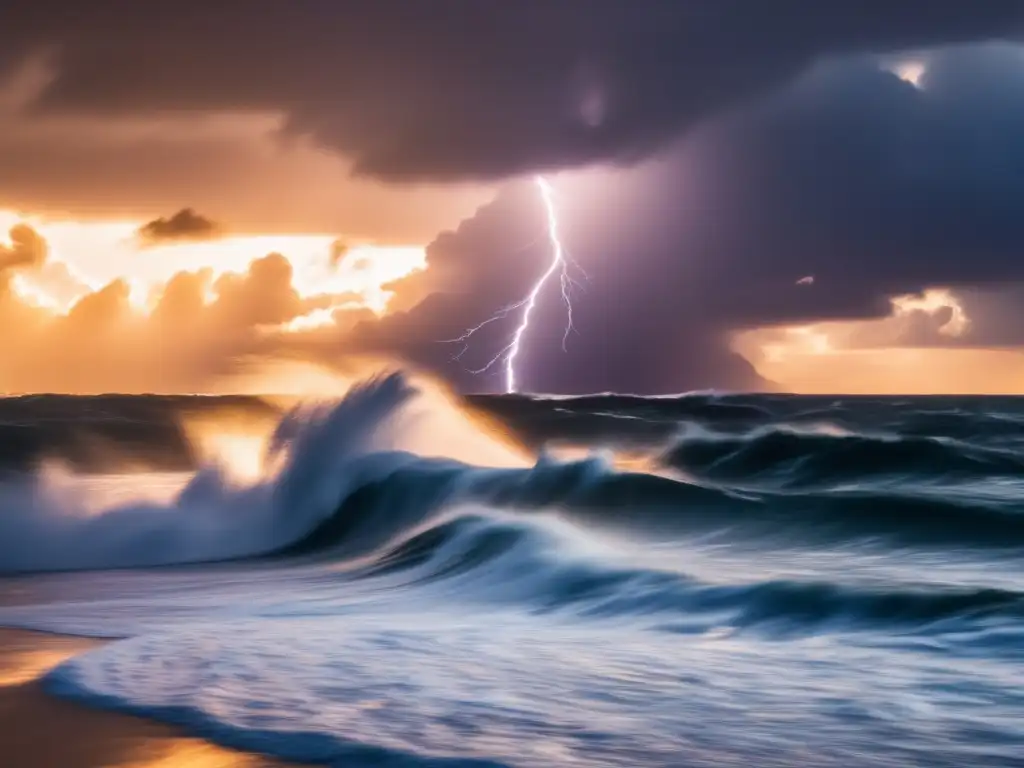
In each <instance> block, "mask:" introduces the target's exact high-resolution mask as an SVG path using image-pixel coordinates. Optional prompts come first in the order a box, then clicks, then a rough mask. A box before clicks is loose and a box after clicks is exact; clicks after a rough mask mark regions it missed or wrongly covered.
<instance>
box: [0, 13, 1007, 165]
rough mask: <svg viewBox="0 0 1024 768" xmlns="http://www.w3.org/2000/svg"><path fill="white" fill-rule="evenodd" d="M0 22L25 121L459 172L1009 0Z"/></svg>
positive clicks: (779, 77)
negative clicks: (251, 142)
mask: <svg viewBox="0 0 1024 768" xmlns="http://www.w3.org/2000/svg"><path fill="white" fill-rule="evenodd" d="M5 19H6V23H5V25H4V27H3V30H0V51H2V52H3V53H2V54H0V71H2V70H3V69H4V68H6V69H8V70H9V69H11V68H13V67H15V66H16V65H17V64H18V63H19V62H22V61H24V60H25V58H26V57H28V56H29V55H31V54H32V53H34V52H37V51H39V50H44V49H47V50H51V49H52V50H54V51H56V61H57V64H56V75H55V77H53V79H52V80H51V81H50V82H48V83H47V84H46V85H45V87H44V88H43V89H42V90H41V93H40V94H39V98H38V99H37V100H36V102H34V104H33V109H34V110H35V111H36V112H37V113H41V114H60V115H104V116H116V115H120V116H124V115H139V114H151V115H152V114H167V113H181V112H183V111H191V112H203V111H207V112H217V111H224V110H229V111H234V112H242V113H245V112H248V113H263V114H270V115H280V116H282V117H283V120H284V125H283V129H284V134H285V135H286V136H306V137H310V138H312V139H313V140H314V141H315V143H317V144H318V145H319V146H321V147H324V148H327V149H329V150H332V151H334V152H337V153H340V154H341V155H343V156H344V157H346V158H348V159H350V160H351V162H352V163H353V167H354V169H355V170H356V172H358V173H361V174H367V175H371V176H375V177H379V178H388V179H417V180H423V179H444V180H453V179H481V178H488V179H491V178H498V177H503V176H507V175H511V174H517V173H521V172H524V171H531V170H536V169H539V168H550V167H557V166H570V165H582V164H588V163H592V162H595V161H615V162H626V161H631V160H634V159H636V158H638V157H642V156H645V155H647V154H649V153H651V152H653V151H656V150H658V149H660V148H663V147H665V146H666V145H667V144H668V143H670V142H671V141H672V140H674V139H675V138H677V137H678V136H679V135H680V134H681V133H682V132H684V131H686V130H687V129H689V128H690V127H692V126H693V125H695V124H696V123H697V122H699V121H700V120H702V119H704V118H706V117H708V116H709V115H710V114H711V113H713V112H715V111H717V110H719V109H721V108H722V107H724V106H727V105H730V104H733V103H736V102H738V101H740V100H742V99H745V98H747V97H749V96H751V95H753V94H756V93H758V92H762V91H764V90H765V89H767V88H770V87H773V86H775V85H778V84H780V83H782V82H784V81H786V80H787V79H789V78H791V77H793V76H794V75H796V74H797V73H799V72H800V71H801V70H802V69H804V68H805V67H806V66H808V65H809V64H810V63H812V62H813V61H814V60H815V59H817V58H819V57H821V56H826V55H832V54H838V53H844V52H848V51H855V50H870V51H886V50H899V49H904V48H912V47H923V46H928V45H934V44H941V43H949V42H956V41H961V40H979V39H988V38H991V37H995V36H1003V35H1010V36H1013V35H1016V34H1017V33H1018V32H1019V23H1020V21H1021V8H1020V4H1019V3H1018V2H1015V1H1014V0H989V1H988V2H985V3H971V4H966V3H961V2H956V1H955V0H936V2H932V3H928V4H927V5H923V4H922V3H920V2H913V1H912V0H893V1H892V2H888V3H864V2H861V1H860V0H836V1H835V2H830V3H821V2H817V1H816V0H779V1H778V2H773V3H770V4H768V3H756V4H751V3H750V2H749V1H748V0H718V2H715V3H654V2H651V3H637V2H635V1H634V0H587V1H584V0H569V1H568V2H559V3H522V2H520V3H487V4H482V3H479V2H476V1H475V0H436V1H435V2H432V3H430V4H429V7H427V6H424V5H422V4H418V3H411V2H406V1H405V0H379V1H378V2H374V3H366V2H361V1H360V0H347V1H344V2H336V3H331V4H329V5H323V4H318V3H285V4H282V3H278V2H274V1H273V0H254V1H253V2H249V3H247V4H246V8H245V11H244V12H242V13H240V12H239V11H238V8H237V7H236V5H235V4H234V3H231V2H224V1H215V2H207V0H183V1H182V2H177V3H174V4H173V5H166V6H164V5H154V4H139V3H129V2H123V0H99V2H94V3H90V4H89V5H88V7H87V8H86V7H84V6H82V5H81V4H80V3H76V2H74V0H14V2H13V5H12V4H11V3H8V7H5ZM794 19H799V23H794ZM224 29H231V30H233V34H231V35H229V36H227V37H225V36H224V34H223V30H224ZM182 41H187V45H183V44H182Z"/></svg>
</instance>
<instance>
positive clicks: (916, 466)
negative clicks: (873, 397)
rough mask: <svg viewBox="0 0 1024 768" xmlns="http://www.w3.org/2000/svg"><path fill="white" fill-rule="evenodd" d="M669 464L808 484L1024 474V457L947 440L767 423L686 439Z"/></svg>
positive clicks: (726, 476) (715, 475)
mask: <svg viewBox="0 0 1024 768" xmlns="http://www.w3.org/2000/svg"><path fill="white" fill-rule="evenodd" d="M663 462H664V463H665V464H667V465H668V466H671V467H674V468H677V469H684V470H686V471H688V472H692V473H694V474H697V475H699V476H702V477H708V478H712V479H716V480H732V481H748V480H768V481H772V482H773V483H774V484H777V485H779V486H783V487H808V486H821V485H827V484H834V483H842V482H847V481H851V480H865V479H877V478H893V477H895V478H909V479H913V480H925V481H928V482H934V481H936V480H948V479H971V478H976V477H993V476H1001V477H1011V478H1021V479H1024V458H1022V457H1020V456H1018V455H1016V454H1014V453H1012V452H1010V451H1007V450H1003V449H999V448H990V447H985V446H979V445H971V444H969V443H966V442H962V441H957V440H952V439H948V438H942V439H940V438H933V437H904V436H899V435H865V434H850V433H827V432H812V431H798V430H794V429H792V428H780V427H771V428H762V429H757V430H754V431H752V432H749V433H746V434H742V435H722V434H711V433H706V432H702V433H699V434H695V435H690V436H684V437H683V438H681V439H680V440H679V442H678V443H677V444H676V445H675V446H673V447H672V448H671V449H670V450H669V451H667V452H666V454H665V455H664V456H663Z"/></svg>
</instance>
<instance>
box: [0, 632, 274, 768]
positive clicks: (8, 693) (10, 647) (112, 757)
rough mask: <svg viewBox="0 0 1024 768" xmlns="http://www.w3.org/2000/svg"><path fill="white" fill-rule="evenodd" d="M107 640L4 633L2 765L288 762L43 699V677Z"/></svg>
mask: <svg viewBox="0 0 1024 768" xmlns="http://www.w3.org/2000/svg"><path fill="white" fill-rule="evenodd" d="M102 642H103V641H98V640H90V639H85V638H77V637H65V636H59V635H48V634H42V633H37V632H23V631H20V630H8V629H0V765H2V766H4V768H227V767H228V766H230V767H231V768H271V766H283V765H286V764H285V763H282V762H279V761H274V760H269V759H266V758H262V757H256V756H252V755H247V754H244V753H240V752H235V751H233V750H229V749H224V748H222V747H218V746H215V745H213V744H210V743H208V742H206V741H203V740H202V739H196V738H192V737H189V736H186V735H183V734H182V733H181V732H180V731H178V730H177V729H175V728H172V727H170V726H166V725H163V724H160V723H156V722H150V721H148V720H144V719H142V718H137V717H131V716H129V715H121V714H115V713H110V712H103V711H98V710H92V709H88V708H85V707H81V706H79V705H77V704H72V703H70V702H66V701H62V700H60V699H57V698H54V697H52V696H49V695H48V694H46V693H44V692H43V690H42V686H41V685H40V684H39V683H38V678H39V676H40V675H41V674H43V673H44V672H46V670H48V669H50V668H51V667H53V666H54V665H56V664H59V663H60V662H61V661H63V660H64V659H66V658H68V657H69V656H73V655H75V654H77V653H81V652H83V651H86V650H89V649H90V648H94V647H96V646H97V645H100V644H101V643H102Z"/></svg>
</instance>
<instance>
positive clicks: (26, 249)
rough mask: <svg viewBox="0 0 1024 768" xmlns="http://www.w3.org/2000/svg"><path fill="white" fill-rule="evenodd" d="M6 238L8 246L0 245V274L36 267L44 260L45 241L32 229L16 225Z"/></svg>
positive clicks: (23, 225) (24, 225)
mask: <svg viewBox="0 0 1024 768" xmlns="http://www.w3.org/2000/svg"><path fill="white" fill-rule="evenodd" d="M8 236H9V237H10V241H11V243H10V245H6V246H5V245H3V244H0V272H2V271H5V270H8V269H17V268H19V267H34V266H38V265H40V264H42V263H43V262H44V261H45V260H46V252H47V249H46V241H45V240H43V238H42V237H40V236H39V233H38V232H36V231H35V230H34V229H32V227H30V226H28V225H26V224H17V225H15V226H14V227H12V228H11V231H10V233H9V235H8Z"/></svg>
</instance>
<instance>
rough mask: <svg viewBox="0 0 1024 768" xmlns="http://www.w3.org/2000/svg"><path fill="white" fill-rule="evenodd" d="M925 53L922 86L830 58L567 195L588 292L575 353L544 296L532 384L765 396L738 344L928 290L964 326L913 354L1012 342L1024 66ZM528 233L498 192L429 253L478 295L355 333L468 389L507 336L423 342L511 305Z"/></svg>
mask: <svg viewBox="0 0 1024 768" xmlns="http://www.w3.org/2000/svg"><path fill="white" fill-rule="evenodd" d="M927 58H928V60H929V66H930V69H929V73H928V74H927V75H926V76H925V78H924V79H923V80H922V82H921V83H920V86H921V87H920V88H915V87H914V86H913V85H911V84H910V83H907V82H905V81H903V80H901V79H899V78H898V77H897V76H895V75H894V74H892V73H891V72H889V71H887V70H886V69H883V68H882V67H880V66H879V65H878V63H877V62H875V61H872V60H867V59H863V58H853V59H848V60H841V61H833V62H830V63H828V64H825V65H822V66H820V67H818V68H816V69H815V70H813V71H811V72H809V73H807V74H806V75H805V76H803V77H801V78H800V79H798V80H797V81H796V82H795V83H793V84H792V85H789V86H786V87H783V88H781V89H779V90H777V91H775V92H772V93H769V94H767V95H764V96H762V97H760V98H759V99H757V100H756V101H755V102H753V103H750V104H748V105H746V106H743V107H741V108H738V109H735V110H733V111H732V112H731V113H729V114H726V115H723V116H722V117H720V118H718V119H716V120H714V121H711V122H709V123H708V124H706V125H705V126H703V127H702V128H701V129H699V130H698V131H696V132H695V133H694V134H693V135H691V136H690V137H689V138H688V139H687V140H686V141H685V142H683V143H681V144H679V145H678V146H677V147H676V148H675V149H673V150H672V151H670V152H669V153H667V154H665V155H664V156H663V157H662V158H660V159H659V160H658V161H657V162H651V163H647V164H644V165H642V166H640V167H638V168H635V169H633V170H631V171H624V172H622V173H621V175H620V176H619V178H617V179H616V181H615V184H614V187H615V188H614V190H613V191H609V192H608V193H607V194H606V195H587V194H583V193H581V194H579V195H578V196H576V197H573V196H572V194H571V191H570V190H567V191H566V193H565V194H564V195H563V196H562V198H561V199H560V201H559V203H560V207H561V209H562V211H563V218H564V220H565V229H566V233H567V235H566V239H567V240H568V242H569V244H570V247H571V249H572V251H573V253H574V255H575V257H576V259H577V260H578V261H580V262H581V264H582V266H583V267H584V269H586V271H587V272H588V273H589V275H590V280H589V281H588V282H587V284H586V291H585V292H582V293H579V294H578V295H577V297H576V302H575V316H576V325H577V328H578V331H579V333H578V334H576V335H573V336H571V337H570V341H569V345H568V352H563V350H562V349H561V335H562V327H563V324H564V317H563V316H562V315H561V314H560V309H559V306H558V296H557V288H553V289H552V290H551V291H549V292H548V293H547V294H546V296H545V300H544V302H543V305H542V308H541V310H540V311H539V312H538V315H537V322H536V324H535V326H534V329H535V330H534V331H533V333H532V334H531V337H530V343H529V345H528V347H527V349H526V351H525V352H524V353H523V357H522V363H523V372H524V376H523V383H524V385H525V386H526V388H528V389H541V390H546V391H581V390H591V391H592V390H615V391H624V390H626V391H639V392H671V391H679V390H682V389H691V388H705V387H712V386H717V387H736V388H750V387H755V388H759V387H765V386H770V385H769V384H768V383H766V382H764V381H762V380H760V379H759V378H758V377H757V376H756V374H755V373H754V372H753V370H752V369H751V368H750V366H749V365H747V364H746V363H745V361H743V360H742V359H741V358H739V357H738V356H736V355H734V354H732V353H730V352H729V351H728V349H727V344H726V338H727V336H728V334H729V333H730V332H732V331H735V330H739V329H744V328H751V327H761V326H766V325H773V324H785V323H802V322H811V321H817V320H853V319H869V318H876V317H882V316H885V315H887V314H888V313H889V312H891V310H892V307H891V304H890V301H889V299H890V297H893V296H898V295H903V294H911V293H917V292H920V291H923V290H925V289H926V288H928V287H931V286H944V287H950V288H952V289H954V290H955V291H957V292H958V293H959V294H960V295H962V296H963V297H964V307H965V309H966V311H967V313H968V315H969V316H971V317H972V324H971V326H970V328H969V330H968V333H967V334H965V336H964V337H963V338H960V339H950V338H949V337H948V336H942V335H939V334H937V333H936V329H937V328H939V327H941V326H942V325H944V324H945V323H946V322H947V321H948V320H949V314H948V312H938V313H936V314H935V315H934V316H931V317H920V318H917V320H918V321H920V322H917V323H916V325H915V327H914V328H912V329H911V330H913V333H911V334H910V337H908V338H907V339H905V341H906V343H908V344H937V343H943V344H947V345H948V344H960V345H974V346H1012V345H1019V344H1021V343H1024V332H1022V331H1021V330H1020V328H1024V323H1022V320H1024V316H1022V315H1024V313H1022V311H1021V310H1020V309H1018V307H1019V306H1020V303H1019V301H1017V298H1019V296H1020V295H1021V293H1022V291H1021V288H1020V287H1019V285H1021V284H1024V260H1022V259H1021V255H1020V254H1021V252H1022V248H1024V141H1022V139H1021V137H1022V136H1024V108H1022V106H1021V105H1024V53H1022V51H1021V50H1019V49H1017V48H1015V47H1011V46H986V47H963V48H953V49H949V50H944V51H940V52H933V53H931V54H929V55H928V57H927ZM531 206H532V212H531ZM513 222H519V224H518V229H515V228H514V225H513ZM525 222H532V223H533V224H532V227H531V226H528V225H527V224H526V223H525ZM541 222H542V219H541V212H540V210H539V203H538V201H537V200H536V196H535V193H534V191H533V190H532V188H530V187H529V186H528V185H523V186H519V187H515V188H513V189H509V190H507V191H506V192H505V193H504V194H503V195H502V196H501V197H500V198H499V199H498V201H496V202H495V203H494V204H492V205H491V206H489V207H488V208H487V209H485V210H483V211H481V212H480V214H479V215H478V216H477V217H476V219H474V220H473V221H471V222H467V223H466V224H465V225H463V227H462V228H461V229H460V230H459V231H458V232H456V233H453V234H449V235H446V236H444V237H442V238H439V239H438V241H437V242H436V243H435V244H434V245H433V247H432V248H431V250H430V251H429V256H430V261H431V264H432V267H431V269H434V268H435V267H436V268H437V270H438V273H439V274H445V273H450V274H453V275H454V274H461V275H463V276H464V278H465V279H467V280H469V281H470V283H469V285H468V286H466V287H465V289H464V291H465V293H464V294H463V293H461V291H460V289H451V290H452V293H460V295H459V297H458V299H457V300H456V299H455V298H454V296H446V295H444V294H443V293H435V294H433V295H431V296H430V297H429V298H428V299H426V300H424V301H423V303H422V304H420V305H419V306H418V307H416V308H414V309H412V310H411V311H410V312H408V313H407V314H405V315H399V316H397V317H394V318H392V319H389V320H386V321H385V322H384V323H381V324H378V325H376V326H374V327H373V328H370V327H367V328H366V334H364V335H363V336H362V338H364V339H370V340H373V341H375V342H376V343H378V344H380V345H381V346H388V345H393V346H394V347H395V348H397V349H399V350H401V352H402V354H405V355H409V356H410V357H412V358H414V359H419V360H420V361H421V362H423V363H425V364H429V365H431V366H434V367H437V368H439V369H441V370H444V371H445V372H446V374H447V375H449V376H453V377H455V378H456V379H457V380H459V381H460V384H462V386H465V387H470V388H471V387H473V386H474V377H472V376H468V375H467V374H465V373H464V372H460V370H461V369H460V367H459V366H460V364H465V365H468V366H470V367H472V366H473V364H478V363H481V362H486V359H487V355H488V353H493V352H494V351H496V350H497V349H500V347H501V344H502V342H503V341H504V340H505V339H507V337H508V333H509V332H510V331H511V329H512V327H513V323H512V322H506V323H504V324H501V323H495V324H493V325H492V326H488V328H487V331H489V332H491V333H489V334H481V336H480V337H479V338H477V339H476V340H475V345H474V347H473V348H472V349H473V352H475V355H476V357H473V356H472V353H471V354H470V355H469V356H467V357H464V358H463V359H462V360H460V361H457V362H454V363H449V362H447V361H445V359H444V357H443V355H442V354H441V353H440V352H439V350H438V347H437V345H436V344H435V345H433V346H432V345H431V344H429V343H428V341H429V339H443V338H450V337H451V336H452V335H457V333H458V331H459V330H461V329H462V328H464V327H466V326H469V325H473V324H475V323H478V322H480V321H481V320H483V319H485V318H486V317H487V316H488V315H489V313H490V312H491V311H493V309H494V308H495V307H500V306H503V305H504V304H507V303H509V302H511V301H515V300H516V299H518V298H520V297H521V296H523V295H524V293H525V291H526V290H527V289H528V287H529V285H530V282H531V281H532V279H533V278H534V277H535V276H536V275H538V274H539V273H540V271H541V270H542V269H543V267H544V265H545V263H546V259H547V258H548V251H547V250H546V248H547V244H546V241H545V240H544V239H543V236H542V235H543V230H542V229H541V226H542V224H541ZM538 235H540V236H541V237H540V239H539V240H537V241H536V243H535V244H534V245H533V246H531V247H530V248H528V249H526V250H525V251H522V252H520V253H518V254H516V253H512V252H510V251H511V248H510V246H512V245H514V244H518V243H528V242H530V241H531V240H533V239H535V238H537V237H538ZM459 263H462V264H464V266H462V267H459V266H457V264H459ZM427 274H430V272H429V271H428V273H427ZM808 275H813V276H814V282H813V284H811V285H807V284H798V283H799V281H800V280H801V278H803V277H805V276H808ZM413 280H422V278H412V279H410V280H409V281H408V282H409V285H408V286H407V288H410V289H411V288H413V287H415V286H413V285H412V281H413ZM911 337H912V338H911ZM449 351H450V350H449ZM475 381H476V386H477V387H480V386H485V387H488V388H492V389H497V388H500V386H501V383H502V382H501V380H500V377H491V378H487V377H484V378H482V379H476V380H475Z"/></svg>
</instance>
